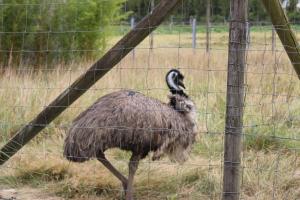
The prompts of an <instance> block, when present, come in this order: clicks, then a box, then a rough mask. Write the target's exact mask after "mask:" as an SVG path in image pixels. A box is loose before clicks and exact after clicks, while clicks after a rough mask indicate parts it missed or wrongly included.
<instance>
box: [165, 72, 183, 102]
mask: <svg viewBox="0 0 300 200" xmlns="http://www.w3.org/2000/svg"><path fill="white" fill-rule="evenodd" d="M183 79H184V76H183V75H182V74H181V72H180V71H178V70H177V69H171V70H170V71H169V72H168V73H167V75H166V82H167V85H168V87H169V89H170V92H171V93H172V94H179V95H181V96H185V97H186V98H188V96H187V95H186V94H185V93H184V91H183V90H184V89H185V86H184V84H183Z"/></svg>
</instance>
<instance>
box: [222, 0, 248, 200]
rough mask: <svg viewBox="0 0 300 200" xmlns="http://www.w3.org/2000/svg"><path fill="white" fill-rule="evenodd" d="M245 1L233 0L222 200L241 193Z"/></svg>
mask: <svg viewBox="0 0 300 200" xmlns="http://www.w3.org/2000/svg"><path fill="white" fill-rule="evenodd" d="M246 1H247V0H231V1H230V25H229V26H230V30H229V47H228V74H227V100H226V122H225V123H226V124H225V141H224V175H223V200H237V199H239V194H240V164H241V163H240V162H241V158H240V153H241V136H242V130H243V106H244V102H243V100H244V99H243V98H244V70H245V57H246V40H247V38H246V37H247V32H246V24H247V19H246V16H247V15H246V6H247V2H246Z"/></svg>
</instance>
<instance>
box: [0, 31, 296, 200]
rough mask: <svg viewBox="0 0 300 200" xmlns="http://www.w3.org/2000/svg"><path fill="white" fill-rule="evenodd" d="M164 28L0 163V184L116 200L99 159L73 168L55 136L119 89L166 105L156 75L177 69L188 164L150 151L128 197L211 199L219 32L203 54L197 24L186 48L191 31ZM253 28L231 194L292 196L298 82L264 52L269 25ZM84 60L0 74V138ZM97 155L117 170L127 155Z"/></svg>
mask: <svg viewBox="0 0 300 200" xmlns="http://www.w3.org/2000/svg"><path fill="white" fill-rule="evenodd" d="M119 28H120V27H119ZM121 28H122V27H121ZM260 29H261V30H260ZM122 30H123V29H122ZM126 30H128V28H127V29H126V28H124V30H123V31H126ZM167 30H168V29H167V27H166V28H165V30H158V31H157V32H155V34H154V48H153V49H152V50H151V49H149V38H147V39H145V41H144V42H143V43H142V44H140V45H139V46H138V47H137V48H136V49H135V55H133V54H131V53H130V54H129V55H128V56H127V57H126V58H125V59H123V60H122V61H121V62H120V63H119V64H118V65H117V66H116V67H115V68H114V69H113V70H111V71H110V72H109V73H108V74H107V75H105V77H104V78H103V79H101V80H100V81H98V82H97V83H96V84H95V85H94V86H93V87H92V89H90V90H88V91H87V92H86V93H85V94H84V95H83V96H82V97H81V98H80V99H79V100H77V101H76V102H75V103H74V104H72V106H71V107H70V108H68V109H67V110H66V111H65V112H64V113H63V114H62V115H61V116H60V117H58V118H57V119H56V120H55V121H54V122H53V123H51V124H50V125H49V127H47V128H46V129H45V130H43V131H42V133H41V134H39V135H38V136H37V137H36V138H35V139H34V140H33V141H31V142H30V143H29V144H28V145H26V146H25V147H24V148H23V149H22V150H21V151H20V152H18V153H17V154H16V155H15V156H13V157H12V158H11V159H10V160H9V161H8V162H7V163H6V164H5V165H3V166H0V170H1V175H0V189H1V188H2V189H3V190H4V189H15V190H16V191H17V192H19V194H20V195H21V197H18V198H19V199H78V200H79V199H120V197H121V196H122V192H121V185H120V183H119V182H118V181H117V180H116V179H115V178H114V177H113V176H112V175H111V174H110V173H109V172H108V171H107V170H106V169H105V168H104V167H103V166H102V165H101V164H100V163H99V162H97V161H95V160H92V161H89V162H86V163H82V164H77V163H70V162H68V161H66V159H64V158H63V157H62V144H63V140H64V137H65V132H66V130H67V129H68V126H69V125H70V123H71V122H72V119H74V118H75V116H77V115H78V114H79V113H80V112H82V111H83V110H85V109H86V108H87V107H88V106H89V105H91V104H92V103H93V102H94V101H95V100H96V99H98V98H99V97H101V96H103V95H104V94H107V93H109V92H112V91H116V90H119V89H121V88H132V89H135V90H138V91H140V92H142V93H144V94H147V95H149V96H152V97H155V98H158V99H161V100H162V101H167V94H168V90H167V87H166V84H165V82H164V78H165V77H164V76H165V74H166V72H167V71H168V70H169V69H170V68H172V67H180V69H181V70H182V72H183V73H184V74H185V77H186V78H185V82H186V88H187V93H188V94H190V96H191V98H192V99H193V100H194V101H195V102H196V105H197V108H198V113H197V114H198V115H197V116H198V128H199V137H198V140H197V142H196V144H195V145H194V146H193V150H192V153H191V158H190V160H189V161H188V162H186V163H184V164H183V165H179V164H177V163H172V162H170V161H169V160H168V159H167V158H164V159H162V160H160V161H157V162H152V161H151V159H150V157H147V158H146V159H144V160H143V162H142V164H141V165H140V167H139V169H138V171H137V176H136V179H135V195H136V199H157V200H158V199H170V200H171V199H204V200H205V199H220V197H221V196H222V170H223V139H224V138H223V133H224V126H225V124H224V116H225V109H226V105H225V100H226V75H227V54H228V52H227V51H228V50H227V42H228V32H226V29H220V30H219V29H216V30H215V31H214V32H212V35H211V51H210V53H206V52H205V32H204V31H203V30H199V31H198V35H197V37H198V39H197V48H196V49H192V48H191V34H190V33H188V32H187V31H184V30H183V29H175V30H173V29H172V31H167ZM218 30H219V31H218ZM254 30H255V31H253V32H251V35H250V45H249V49H248V51H247V58H246V60H247V69H246V79H245V80H246V81H245V87H246V95H245V111H244V129H243V151H242V165H241V166H242V167H241V176H242V178H241V194H240V198H241V199H246V200H248V199H249V200H252V199H261V200H265V199H266V200H267V199H288V200H290V199H300V187H299V185H300V157H299V156H300V151H299V150H300V148H299V147H300V118H299V116H300V101H299V97H300V85H299V84H298V83H299V82H298V81H299V80H298V78H297V76H296V75H295V73H294V71H293V68H292V65H291V64H290V62H289V60H288V58H287V55H286V54H285V52H284V51H283V50H282V46H281V44H280V42H279V40H278V38H277V41H276V51H275V52H272V51H271V31H270V28H268V27H266V28H256V29H254ZM119 33H122V31H119ZM119 38H120V34H115V36H113V37H112V38H111V39H110V41H109V46H110V45H112V44H114V43H115V42H116V41H117V40H118V39H119ZM92 63H93V62H92V61H91V62H88V61H85V62H82V63H75V62H74V63H71V64H68V65H60V66H57V67H56V68H55V69H54V68H43V69H41V70H39V71H33V70H29V69H27V68H22V69H21V68H20V69H21V70H16V69H9V70H6V71H5V73H4V74H2V75H1V77H0V104H1V109H0V124H1V126H0V132H1V135H0V144H1V145H2V144H4V143H5V142H7V141H8V139H9V138H10V137H11V136H12V135H13V134H14V133H15V132H16V131H17V130H18V129H19V128H20V127H22V126H23V125H24V124H26V123H27V122H28V121H30V120H31V119H32V118H33V117H35V115H36V114H38V113H39V111H41V110H42V109H43V108H44V107H45V106H47V105H48V104H49V103H50V102H51V101H52V100H53V99H54V98H55V97H56V96H57V95H58V94H59V93H60V92H61V91H63V90H64V89H65V88H66V87H68V86H69V85H70V84H71V83H72V82H73V81H74V80H76V78H77V77H78V76H79V75H81V74H82V73H83V72H84V71H85V70H86V69H87V68H88V67H89V66H90V65H91V64H92ZM107 155H108V157H109V159H110V160H111V161H112V163H113V164H115V166H116V167H117V168H118V169H120V170H121V171H122V172H123V173H124V174H127V161H128V159H129V156H130V155H129V154H128V153H127V152H122V151H120V150H117V149H113V150H110V151H109V152H107ZM24 190H25V191H32V193H31V196H30V195H29V197H28V195H27V196H26V195H25V196H22V194H24V192H23V193H22V191H24ZM0 191H1V190H0ZM0 194H1V192H0ZM41 195H42V196H41ZM43 195H44V196H43ZM0 199H1V196H0Z"/></svg>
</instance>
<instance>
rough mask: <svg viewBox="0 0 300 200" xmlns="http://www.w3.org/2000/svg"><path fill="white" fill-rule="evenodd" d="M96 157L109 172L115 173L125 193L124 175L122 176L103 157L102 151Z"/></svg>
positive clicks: (125, 180) (126, 181)
mask: <svg viewBox="0 0 300 200" xmlns="http://www.w3.org/2000/svg"><path fill="white" fill-rule="evenodd" d="M97 159H98V160H99V161H100V162H101V163H102V164H103V165H104V166H105V167H106V168H107V169H108V170H109V171H110V172H111V173H113V175H115V176H116V177H117V178H118V179H119V180H120V181H121V182H122V186H123V189H124V192H125V193H126V190H127V185H128V180H127V178H126V177H125V176H123V175H122V174H121V173H120V172H119V171H118V170H117V169H116V168H115V167H114V166H113V165H112V164H111V163H110V162H109V161H108V160H107V159H106V157H105V155H104V153H101V154H100V155H98V157H97Z"/></svg>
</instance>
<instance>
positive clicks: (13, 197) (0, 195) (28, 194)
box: [0, 186, 63, 200]
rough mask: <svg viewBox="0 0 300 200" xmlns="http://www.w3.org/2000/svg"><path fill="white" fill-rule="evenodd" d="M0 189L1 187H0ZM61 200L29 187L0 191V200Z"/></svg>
mask: <svg viewBox="0 0 300 200" xmlns="http://www.w3.org/2000/svg"><path fill="white" fill-rule="evenodd" d="M0 188H1V186H0ZM41 199H43V200H62V199H63V198H61V197H57V196H55V195H54V194H47V193H46V192H45V191H42V190H40V189H35V188H31V187H23V188H10V189H9V188H6V189H0V200H41Z"/></svg>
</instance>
